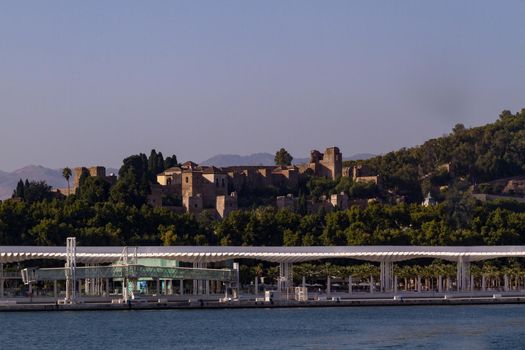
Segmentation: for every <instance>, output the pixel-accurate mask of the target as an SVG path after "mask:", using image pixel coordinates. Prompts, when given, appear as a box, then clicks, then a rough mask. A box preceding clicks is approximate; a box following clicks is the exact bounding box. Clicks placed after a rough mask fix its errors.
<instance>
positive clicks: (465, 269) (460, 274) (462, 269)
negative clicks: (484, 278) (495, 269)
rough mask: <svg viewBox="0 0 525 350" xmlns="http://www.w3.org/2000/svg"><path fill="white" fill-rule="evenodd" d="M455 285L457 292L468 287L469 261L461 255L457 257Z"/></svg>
mask: <svg viewBox="0 0 525 350" xmlns="http://www.w3.org/2000/svg"><path fill="white" fill-rule="evenodd" d="M456 286H457V290H458V292H459V291H461V292H465V291H468V290H469V289H470V261H468V258H466V257H463V256H460V257H459V260H458V264H457V279H456Z"/></svg>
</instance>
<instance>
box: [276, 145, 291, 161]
mask: <svg viewBox="0 0 525 350" xmlns="http://www.w3.org/2000/svg"><path fill="white" fill-rule="evenodd" d="M292 160H293V157H292V155H291V154H290V153H288V151H287V150H285V149H284V148H281V149H280V150H278V151H277V152H276V153H275V165H291V164H292Z"/></svg>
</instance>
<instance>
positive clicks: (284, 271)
mask: <svg viewBox="0 0 525 350" xmlns="http://www.w3.org/2000/svg"><path fill="white" fill-rule="evenodd" d="M292 287H293V264H292V263H289V262H282V263H280V264H279V280H278V281H277V289H278V290H280V291H281V292H284V291H287V290H288V289H289V288H292Z"/></svg>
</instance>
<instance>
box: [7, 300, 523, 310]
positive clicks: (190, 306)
mask: <svg viewBox="0 0 525 350" xmlns="http://www.w3.org/2000/svg"><path fill="white" fill-rule="evenodd" d="M504 304H525V296H497V297H494V296H492V297H456V298H454V297H450V298H437V297H431V298H428V297H427V298H401V299H393V298H392V299H379V298H366V299H340V300H328V301H317V300H310V301H304V302H299V301H292V300H288V301H286V300H283V301H274V302H261V301H257V302H255V301H231V302H215V301H214V302H210V301H204V300H203V301H200V300H192V301H187V302H180V301H176V302H171V301H170V302H130V303H123V304H112V303H98V302H88V303H78V304H58V303H17V304H14V303H10V304H1V303H0V313H1V312H32V311H37V312H42V311H48V312H49V311H124V310H210V309H273V308H275V309H283V308H319V307H378V306H459V305H504Z"/></svg>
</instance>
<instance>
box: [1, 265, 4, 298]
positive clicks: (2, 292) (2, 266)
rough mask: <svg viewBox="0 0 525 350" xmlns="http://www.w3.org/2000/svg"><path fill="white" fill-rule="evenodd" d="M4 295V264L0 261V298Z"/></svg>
mask: <svg viewBox="0 0 525 350" xmlns="http://www.w3.org/2000/svg"><path fill="white" fill-rule="evenodd" d="M3 297H4V264H3V263H0V298H3Z"/></svg>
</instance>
